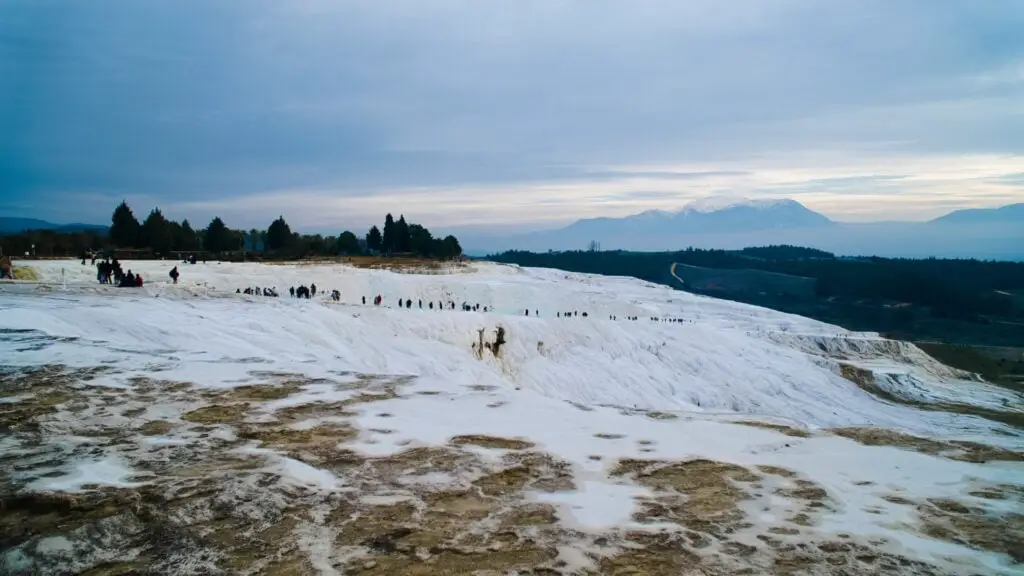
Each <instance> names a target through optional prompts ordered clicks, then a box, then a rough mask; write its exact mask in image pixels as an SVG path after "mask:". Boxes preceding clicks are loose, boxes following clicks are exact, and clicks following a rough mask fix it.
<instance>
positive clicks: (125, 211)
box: [110, 201, 140, 248]
mask: <svg viewBox="0 0 1024 576" xmlns="http://www.w3.org/2000/svg"><path fill="white" fill-rule="evenodd" d="M139 228H140V227H139V221H138V220H137V219H136V218H135V214H133V213H132V209H131V208H129V207H128V203H127V202H123V201H122V202H121V204H120V205H119V206H118V207H117V208H115V209H114V214H113V215H112V216H111V218H110V241H111V242H113V243H114V246H118V247H120V248H133V247H136V246H138V244H139Z"/></svg>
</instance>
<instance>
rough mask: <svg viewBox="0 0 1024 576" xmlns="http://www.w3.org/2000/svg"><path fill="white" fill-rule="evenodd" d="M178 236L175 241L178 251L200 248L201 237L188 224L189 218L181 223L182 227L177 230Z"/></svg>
mask: <svg viewBox="0 0 1024 576" xmlns="http://www.w3.org/2000/svg"><path fill="white" fill-rule="evenodd" d="M176 232H177V234H176V236H175V239H174V247H175V249H176V250H182V251H187V250H195V249H197V248H199V236H197V235H196V231H195V230H193V229H192V225H191V224H189V223H188V218H186V219H184V220H182V221H181V226H180V227H179V228H178V229H177V230H176Z"/></svg>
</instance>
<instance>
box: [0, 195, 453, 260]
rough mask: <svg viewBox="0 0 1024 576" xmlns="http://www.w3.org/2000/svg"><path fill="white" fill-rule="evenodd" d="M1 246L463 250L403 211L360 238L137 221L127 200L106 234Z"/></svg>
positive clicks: (163, 252)
mask: <svg viewBox="0 0 1024 576" xmlns="http://www.w3.org/2000/svg"><path fill="white" fill-rule="evenodd" d="M0 248H2V249H3V253H4V254H12V255H22V254H25V253H29V254H32V255H35V256H42V257H57V256H78V255H80V254H82V253H83V252H88V251H92V252H96V251H104V250H113V249H121V250H134V251H137V252H138V257H140V258H145V257H169V256H175V257H177V256H181V255H182V254H197V255H199V256H200V257H202V256H209V257H212V258H220V257H233V258H235V257H260V258H272V259H296V258H309V257H323V256H356V255H364V254H382V255H388V256H416V257H423V258H439V259H451V258H457V257H459V256H461V254H462V247H461V246H460V245H459V241H458V239H457V238H455V237H454V236H451V235H449V236H445V237H444V238H440V237H438V238H435V237H434V236H433V235H432V234H431V233H430V230H428V229H427V228H426V227H424V226H421V225H419V224H415V223H412V222H406V220H405V216H404V215H400V216H399V218H398V219H397V220H395V219H394V217H393V216H392V215H391V214H388V215H387V216H385V218H384V226H383V230H381V229H379V228H377V226H372V227H371V228H370V229H369V230H368V231H367V232H366V234H365V235H364V236H362V237H359V236H357V235H356V234H355V233H353V232H351V231H347V230H346V231H344V232H341V233H340V234H338V235H337V236H324V235H321V234H299V233H297V232H293V231H292V229H291V226H289V225H288V222H286V221H285V219H284V217H283V216H281V217H279V218H277V219H276V220H274V221H273V222H271V223H270V225H269V226H268V227H267V228H266V229H265V230H259V229H255V228H254V229H251V230H235V229H232V228H230V227H229V226H228V225H227V224H226V223H225V222H224V221H223V220H222V219H221V218H219V217H215V218H213V219H212V220H211V221H210V223H209V224H208V225H207V226H206V227H205V228H200V229H195V228H193V227H192V225H191V223H190V222H189V221H188V220H187V219H185V220H182V221H181V222H177V221H174V220H168V219H167V218H165V217H164V215H163V213H162V212H161V211H160V209H159V208H154V209H153V210H151V211H150V213H149V215H148V216H147V217H146V218H145V219H144V220H143V221H142V222H139V220H138V218H137V217H136V216H135V213H134V212H133V211H132V209H131V207H129V206H128V204H127V203H126V202H122V203H121V204H119V205H118V206H117V207H116V208H115V209H114V212H113V214H112V215H111V218H110V228H109V229H108V230H107V233H106V234H103V233H102V232H97V231H84V232H74V233H67V232H56V231H52V230H29V231H25V232H21V233H17V234H4V235H0Z"/></svg>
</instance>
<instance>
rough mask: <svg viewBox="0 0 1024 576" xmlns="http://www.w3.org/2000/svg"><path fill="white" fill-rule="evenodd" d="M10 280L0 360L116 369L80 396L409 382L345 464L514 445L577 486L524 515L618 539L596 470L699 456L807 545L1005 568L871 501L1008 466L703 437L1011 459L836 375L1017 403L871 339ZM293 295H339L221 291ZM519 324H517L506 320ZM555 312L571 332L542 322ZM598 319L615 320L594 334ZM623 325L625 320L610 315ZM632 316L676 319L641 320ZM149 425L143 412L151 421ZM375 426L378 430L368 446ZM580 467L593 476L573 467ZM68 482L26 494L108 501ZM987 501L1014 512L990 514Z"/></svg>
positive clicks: (959, 568) (446, 292)
mask: <svg viewBox="0 0 1024 576" xmlns="http://www.w3.org/2000/svg"><path fill="white" fill-rule="evenodd" d="M30 265H33V266H36V267H37V268H38V270H39V271H40V275H41V277H42V278H43V280H44V282H48V283H49V284H42V285H35V284H16V283H15V284H10V283H8V284H3V285H0V324H2V326H0V329H2V330H3V331H5V333H4V334H2V335H0V336H2V338H0V358H2V359H3V360H2V362H0V363H2V364H4V365H10V366H39V365H47V364H65V365H68V366H81V367H92V366H98V365H111V366H113V367H115V368H117V369H119V370H120V372H117V373H111V374H107V375H103V376H101V377H99V378H97V379H95V380H93V381H91V382H90V383H89V384H90V385H96V386H130V385H132V384H131V377H132V376H136V375H144V376H150V377H154V378H159V379H168V380H180V381H187V382H192V383H195V385H197V386H200V387H231V386H237V385H239V384H246V383H251V382H255V381H259V380H260V376H259V375H258V374H254V371H275V372H289V373H298V374H303V375H306V376H309V377H311V378H317V377H323V378H335V379H336V378H338V377H340V376H341V375H343V374H346V373H351V372H362V373H372V374H386V375H413V376H416V378H415V379H413V380H412V381H411V383H410V384H409V387H410V389H411V390H410V391H409V393H403V394H402V395H401V396H400V397H398V398H395V399H393V400H386V401H382V402H375V403H373V409H372V410H371V409H365V410H362V411H361V412H360V415H359V416H358V417H357V420H358V425H359V426H358V427H359V429H360V430H361V431H362V432H361V433H360V436H359V437H358V438H357V439H356V440H355V441H354V442H353V443H352V444H351V445H352V447H353V448H356V449H359V450H362V451H364V452H367V453H374V454H387V453H393V452H396V451H399V450H403V449H407V448H409V447H410V446H416V445H436V444H444V443H446V442H447V441H448V439H449V438H450V437H451V436H453V435H456V434H491V435H495V436H504V437H522V438H524V439H527V440H529V441H531V442H534V443H536V444H537V445H538V448H539V449H542V450H545V451H547V452H549V453H551V454H553V455H554V456H557V457H559V458H562V459H564V460H566V461H568V462H570V463H571V464H572V466H573V473H574V476H575V477H576V480H577V484H578V485H579V486H580V488H581V489H580V490H579V491H577V492H571V493H567V494H559V495H555V496H550V495H549V496H543V498H548V499H552V500H554V501H555V502H556V503H557V504H558V505H559V507H560V510H561V513H560V518H562V519H563V521H566V522H569V523H574V524H576V525H577V526H578V527H579V528H581V529H584V530H599V529H603V528H606V527H608V526H626V525H630V523H631V520H630V517H631V514H632V513H633V512H634V511H635V503H634V502H633V498H634V496H636V495H637V494H638V493H641V492H642V490H643V489H642V488H641V487H638V486H635V485H629V484H628V483H627V482H624V481H623V480H622V479H616V478H611V477H609V475H608V471H609V467H610V466H611V465H612V463H613V462H614V460H615V459H617V458H625V457H632V458H637V457H639V458H659V459H689V458H698V457H705V458H710V459H714V460H721V461H725V462H731V463H736V464H740V465H744V466H754V465H774V466H781V467H784V468H787V469H790V470H793V471H795V472H796V473H798V474H799V475H800V476H803V477H807V478H810V479H811V480H813V481H814V482H816V483H818V484H819V485H821V486H822V487H823V488H824V489H825V490H826V491H827V492H828V495H829V498H830V499H831V502H832V504H831V506H830V508H831V512H829V513H827V514H826V513H824V512H822V514H823V517H822V518H821V521H820V523H819V525H818V528H817V530H818V531H819V532H821V533H822V536H824V537H827V536H829V535H835V534H837V533H840V532H843V533H852V534H855V535H857V536H858V537H862V538H865V539H873V538H882V539H884V540H885V541H886V542H888V544H886V546H888V547H890V548H892V549H893V550H894V551H895V552H898V553H900V554H906V555H909V556H912V557H919V558H922V559H926V560H928V561H930V562H933V563H936V564H938V565H941V566H945V567H948V568H950V570H951V571H953V572H957V573H959V572H965V573H967V572H975V573H978V572H980V573H992V574H996V573H1000V574H1009V573H1012V572H1013V570H1014V568H1015V567H1014V566H1012V565H1010V564H1009V563H1008V562H1009V560H1008V559H1007V558H1004V557H1002V556H999V555H997V554H992V553H987V552H983V551H979V550H973V549H969V548H967V547H964V546H958V545H954V544H951V543H948V542H942V541H939V540H933V539H929V538H926V537H924V536H922V535H921V532H920V530H915V529H913V528H912V525H913V524H914V523H915V520H914V518H913V517H912V510H913V508H912V507H901V506H894V505H890V504H889V503H887V502H886V501H885V500H884V498H883V497H885V496H887V495H891V494H893V493H899V494H903V495H904V496H912V497H913V498H914V499H918V500H923V499H927V498H955V499H958V500H960V501H968V502H969V503H971V504H977V505H979V506H981V504H982V502H981V500H979V499H977V498H974V497H972V496H969V492H971V491H972V490H976V489H978V488H982V487H985V486H993V485H999V484H1015V483H1019V481H1020V478H1021V477H1022V474H1024V467H1022V466H1021V465H1020V464H1019V463H1013V462H991V463H986V464H973V463H966V462H958V461H953V460H949V459H945V458H940V457H935V456H930V455H925V454H920V453H916V452H912V451H908V450H903V449H898V448H895V447H872V446H863V445H860V444H857V443H855V442H854V441H852V440H848V439H845V438H841V437H838V436H833V435H829V434H820V435H813V436H811V437H809V438H792V437H789V436H784V435H782V434H780V433H778V432H776V431H772V430H765V429H760V428H754V427H750V426H743V425H738V424H732V423H728V422H723V421H722V420H723V419H751V418H757V419H765V420H772V421H783V422H788V423H793V424H796V425H802V426H807V427H811V428H819V427H822V428H823V427H836V426H851V425H853V426H861V425H874V426H882V427H886V428H892V429H897V430H905V431H908V432H911V433H914V434H920V435H927V436H931V437H940V438H972V439H978V438H980V439H984V440H985V441H986V442H989V443H991V444H998V445H1002V446H1006V447H1010V448H1015V449H1020V448H1021V445H1022V442H1021V439H1020V436H1019V435H1018V433H1017V432H1016V431H1013V430H1010V429H1006V428H1003V427H1001V426H1000V425H997V424H994V423H991V422H989V421H987V420H983V419H980V418H974V417H969V416H964V415H960V414H949V413H945V412H938V411H923V410H918V409H915V408H912V407H909V406H905V405H901V404H893V403H888V402H885V401H882V400H880V399H878V398H876V397H874V396H872V395H871V394H869V393H867V392H865V391H864V390H862V389H861V388H859V387H858V386H856V385H854V384H853V383H851V382H849V381H848V380H846V379H844V378H842V377H841V376H840V375H839V374H838V370H837V368H836V367H837V365H838V364H837V362H838V360H837V359H840V358H841V359H845V361H850V362H853V363H870V362H877V363H882V364H886V365H887V366H889V367H890V368H892V369H893V370H895V369H897V368H898V369H899V370H903V371H905V373H907V374H912V375H913V377H914V383H915V386H917V387H919V389H915V391H914V394H916V395H919V396H922V397H925V398H948V397H950V396H951V395H954V396H955V397H956V398H958V399H959V400H960V401H965V402H966V401H970V402H975V403H978V404H981V405H990V404H999V405H1000V406H1003V405H1004V404H1005V403H1011V407H1016V406H1019V402H1020V400H1019V398H1018V397H1015V396H1012V395H1010V394H1009V393H1003V392H1000V391H998V390H997V389H994V388H993V387H989V386H985V385H982V384H980V383H977V382H971V381H967V380H958V379H957V378H958V377H959V376H960V375H958V374H956V373H955V372H952V371H947V370H945V369H944V368H942V367H941V366H940V365H936V364H935V363H934V361H932V360H931V359H929V358H927V357H926V356H923V355H920V354H919V352H917V351H915V350H916V349H914V348H912V347H910V348H903V347H899V346H897V347H896V348H895V349H894V348H893V344H891V343H889V342H887V341H885V340H883V339H880V338H878V337H877V336H875V335H871V334H853V333H848V332H846V331H844V330H842V329H840V328H837V327H834V326H829V325H826V324H822V323H820V322H816V321H812V320H808V319H804V318H800V317H796V316H791V315H786V314H780V313H776V312H773V311H770V310H766V309H762V308H756V307H750V306H745V305H741V304H736V303H731V302H722V301H717V300H713V299H709V298H699V297H694V296H691V295H687V294H685V293H681V292H676V291H673V290H671V289H667V288H664V287H659V286H654V285H650V284H647V283H644V282H638V281H636V280H631V279H624V278H601V277H595V276H586V275H578V274H566V273H563V272H556V271H552V270H530V269H519V268H516V267H508V266H497V265H489V264H481V265H475V266H474V267H473V268H471V269H470V270H469V271H467V272H465V273H459V274H451V275H411V274H395V273H391V272H386V271H366V270H356V269H351V268H344V267H340V266H326V265H325V266H270V265H259V264H240V265H239V264H213V263H211V264H207V265H196V266H182V267H181V270H182V273H183V280H182V284H179V285H178V286H171V285H168V284H167V283H166V282H163V278H165V277H166V272H167V270H169V268H170V265H169V264H167V263H164V262H132V263H130V264H128V265H127V267H130V268H132V269H133V270H135V271H141V272H142V273H143V275H144V276H145V277H147V278H149V279H150V283H149V284H148V285H147V287H145V288H143V289H141V290H136V289H116V288H110V287H101V286H98V285H96V284H95V282H94V281H93V280H92V278H91V276H92V269H91V268H89V267H81V266H80V265H79V264H77V263H75V262H42V263H33V264H30ZM61 270H64V273H63V282H66V283H67V287H66V288H65V287H64V286H63V282H62V283H61V284H60V285H56V284H54V282H55V281H61V280H62V279H61V276H62V274H61ZM311 281H312V282H315V283H316V284H317V285H318V287H319V288H320V290H321V291H324V290H330V289H339V290H341V291H342V293H343V302H342V303H341V304H340V305H339V304H334V303H331V302H330V301H328V300H325V299H321V298H317V299H315V300H312V301H306V300H296V299H291V298H288V297H287V296H285V297H284V298H278V299H274V298H263V297H245V296H237V295H235V294H234V291H235V289H236V288H239V287H245V286H267V287H271V286H276V287H277V288H278V290H279V291H280V290H282V288H284V289H286V288H287V287H288V286H291V285H298V284H300V283H308V282H311ZM377 293H380V294H382V295H383V296H384V299H385V303H386V304H388V305H389V306H387V307H380V308H377V307H373V306H362V305H360V304H359V302H360V298H361V296H363V295H366V296H367V298H372V297H373V296H374V295H376V294H377ZM400 297H401V298H409V299H412V300H413V302H414V309H413V310H398V309H395V308H392V307H390V306H393V305H394V304H396V303H397V300H398V298H400ZM420 298H424V299H432V300H454V301H456V303H461V302H462V301H467V302H470V303H480V304H481V305H482V306H488V308H490V309H493V310H495V312H489V313H482V312H481V313H476V312H461V311H437V310H433V311H431V310H419V309H418V308H416V305H417V300H419V299H420ZM527 307H529V308H530V309H531V316H530V317H525V316H523V315H522V311H523V310H525V309H526V308H527ZM533 310H538V311H539V312H540V314H541V317H540V318H537V317H534V316H533V312H532V311H533ZM569 310H578V311H580V312H583V311H586V312H588V314H589V315H590V317H589V318H587V319H583V318H572V319H559V318H555V317H554V315H555V312H556V311H569ZM612 315H614V316H618V317H619V318H620V319H619V320H610V319H609V316H612ZM628 315H639V316H641V319H640V320H639V321H636V322H633V321H626V320H622V318H624V317H626V316H628ZM651 316H655V317H660V318H666V317H672V318H681V319H685V320H686V322H685V323H672V324H668V323H660V322H653V321H651V320H649V319H648V318H649V317H651ZM498 326H501V327H503V328H504V330H505V334H506V339H507V344H506V345H505V346H504V347H503V349H502V354H501V357H500V358H494V357H492V356H491V355H490V354H489V353H485V354H484V355H483V356H482V358H478V357H477V355H476V354H474V351H473V349H472V345H473V343H474V342H475V341H476V340H477V338H478V330H479V329H485V334H486V335H487V337H488V338H492V337H493V336H492V335H493V332H494V329H495V328H496V327H498ZM816 342H821V343H822V344H823V345H824V346H825V349H822V348H821V347H820V346H818V345H817V344H814V343H816ZM896 385H897V384H893V386H896ZM954 388H959V389H960V391H959V392H952V391H951V390H953V389H954ZM417 391H420V392H425V391H429V392H431V393H432V394H430V395H417V394H415V392H417ZM305 394H306V395H307V397H306V398H302V399H301V400H303V401H309V400H310V398H309V397H308V396H310V395H311V396H314V397H315V398H316V399H319V400H323V401H330V400H332V399H335V398H336V397H337V398H343V397H344V395H345V394H352V392H351V391H338V390H336V389H335V388H334V387H332V386H331V385H329V384H324V385H317V384H310V385H309V386H308V387H307V388H306V390H305ZM4 401H5V402H7V401H9V402H17V401H18V399H17V398H7V399H5V400H4ZM284 401H298V400H293V399H286V400H284ZM581 407H582V408H584V409H581ZM622 408H637V409H647V410H657V411H674V412H677V413H679V414H680V415H681V416H683V417H681V418H678V419H675V420H665V421H662V420H656V419H649V418H642V417H637V416H631V415H629V414H628V413H626V412H628V411H624V410H622ZM160 409H161V407H160V406H159V403H156V404H154V406H153V407H152V408H151V410H154V411H158V410H160ZM384 413H387V414H390V416H389V417H387V418H385V417H384V416H383V414H384ZM383 428H387V429H390V430H392V431H393V433H391V434H387V435H384V434H377V433H375V432H373V431H374V430H379V429H383ZM595 434H602V435H609V434H610V435H621V436H622V437H621V438H616V437H614V436H613V437H611V439H604V438H599V437H597V436H595ZM606 438H608V437H607V436H606ZM68 441H70V440H68ZM639 441H644V444H642V445H641V444H638V442H639ZM593 454H600V455H601V456H602V457H603V459H602V460H601V461H594V460H591V459H590V458H589V456H590V455H593ZM68 467H69V469H68V474H67V475H66V476H56V477H52V478H50V479H49V480H43V484H42V485H34V486H33V488H34V489H47V488H54V489H69V490H72V489H77V487H79V486H80V485H81V484H82V483H83V482H87V483H90V484H101V485H102V484H110V485H115V486H123V485H124V482H125V478H129V477H131V474H129V473H128V471H127V470H125V469H124V468H123V466H122V464H121V463H119V462H117V461H113V460H111V461H98V462H91V461H83V462H72V463H68ZM279 468H280V469H279V470H278V471H277V472H278V473H280V474H284V475H286V476H288V477H290V478H291V477H294V479H295V481H296V482H299V483H303V484H304V485H309V486H312V487H314V488H316V489H318V490H325V491H330V490H336V489H338V486H339V484H338V482H340V480H339V479H337V478H335V477H332V476H330V475H328V474H327V473H326V472H325V471H322V470H318V469H315V468H311V467H310V466H308V465H304V464H303V465H299V464H298V463H296V462H293V461H291V460H289V459H284V458H282V459H281V461H280V462H279ZM105 476H109V478H106V477H105ZM46 482H51V483H52V486H51V485H46ZM538 498H542V496H538ZM750 505H751V506H755V505H756V506H757V508H756V509H754V508H751V509H750V510H749V511H748V512H749V513H750V516H751V518H753V519H754V521H755V522H756V521H757V519H761V521H763V522H770V521H772V519H773V518H780V517H783V516H784V515H786V514H788V513H789V512H787V511H786V510H784V509H783V508H782V507H784V506H785V505H786V503H785V502H784V501H783V500H781V499H773V498H772V497H766V498H762V499H758V500H755V501H752V502H751V503H750ZM985 505H987V506H992V505H1000V504H992V503H991V502H988V503H986V504H985ZM1001 505H1003V506H1009V507H1015V506H1017V507H1019V504H1018V503H1015V502H1014V501H1012V500H1008V501H1006V502H1005V504H1001ZM1015 511H1017V512H1019V510H1015ZM757 530H758V526H757V525H755V526H754V527H753V528H751V529H750V532H749V534H747V536H748V537H749V538H750V539H751V541H752V542H753V541H754V540H753V539H754V538H755V536H756V534H757Z"/></svg>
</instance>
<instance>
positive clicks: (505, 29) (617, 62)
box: [0, 0, 1024, 216]
mask: <svg viewBox="0 0 1024 576" xmlns="http://www.w3.org/2000/svg"><path fill="white" fill-rule="evenodd" d="M0 10H2V16H0V75H2V76H0V77H3V78H4V79H5V86H4V87H0V132H2V133H3V134H4V137H3V138H2V139H0V178H2V181H3V182H4V186H5V191H4V192H3V195H4V199H5V200H7V201H9V202H10V203H9V204H7V205H11V206H17V205H21V204H24V202H26V201H27V202H29V204H32V205H34V207H33V208H32V209H31V211H32V213H33V214H32V215H44V216H45V212H46V210H47V206H46V204H47V202H48V201H52V199H53V198H56V197H57V196H56V195H57V194H58V193H60V194H65V195H66V194H67V193H69V192H72V193H74V192H92V193H102V194H109V195H113V196H118V195H129V194H134V195H147V196H152V197H155V198H157V199H159V200H161V201H164V202H189V201H198V200H203V199H205V198H209V197H211V196H217V197H229V196H234V197H240V198H243V199H244V197H245V196H247V195H253V194H260V193H264V192H271V191H279V190H289V189H301V188H316V189H319V190H328V191H331V193H332V194H337V195H338V196H366V195H373V194H376V193H378V192H379V191H380V190H382V189H386V188H389V187H408V186H445V185H452V186H455V185H466V184H487V183H508V182H538V181H547V180H555V181H557V180H568V179H574V178H599V179H600V178H615V177H617V176H616V174H615V173H614V172H613V171H604V172H603V171H602V169H600V168H595V167H600V166H609V165H622V164H630V163H657V162H679V161H681V160H682V161H720V160H735V159H743V158H748V157H750V156H751V155H754V154H758V153H761V152H764V151H766V150H770V151H785V150H787V149H800V148H805V147H810V148H814V147H819V146H833V147H834V146H839V147H848V146H856V145H861V144H864V143H872V142H878V141H881V140H899V141H901V142H904V144H901V145H900V146H898V151H899V152H901V153H926V152H931V151H940V150H941V151H954V152H976V151H1019V150H1020V149H1021V148H1022V145H1024V140H1022V138H1024V137H1022V136H1021V134H1024V120H1022V119H1021V118H1022V117H1021V116H1020V115H1019V110H1020V104H1019V102H1021V101H1024V85H1022V83H1021V81H1020V80H1019V79H1018V80H1017V81H1013V80H1012V78H1010V79H1008V80H1006V81H999V82H987V81H981V80H979V79H978V77H979V75H985V74H988V75H990V76H991V75H996V76H998V75H999V74H1001V73H1002V71H1004V70H1008V69H1010V68H1012V67H1013V66H1014V65H1020V64H1021V62H1024V37H1022V36H1021V35H1020V34H1019V31H1020V30H1021V29H1024V6H1022V5H1020V4H1018V3H1012V2H1002V3H999V2H973V3H963V2H960V3H951V2H934V1H932V0H907V1H904V2H898V3H893V2H886V1H883V0H870V1H866V2H865V1H861V0H836V1H833V2H827V3H823V2H819V1H818V0H787V1H785V2H781V3H766V2H763V1H762V0H737V1H735V2H731V3H729V7H728V9H723V8H722V5H721V3H720V2H718V1H717V0H697V1H692V2H678V1H669V0H662V1H643V0H641V1H639V2H629V3H625V2H612V1H604V0H601V1H586V2H584V1H575V2H573V1H570V2H559V3H552V2H547V1H544V2H541V1H534V0H529V1H520V2H514V3H508V2H476V1H473V2H470V1H453V0H443V1H439V2H431V3H419V2H395V3H377V2H374V3H358V2H333V1H328V0H301V1H298V2H287V3H285V2H277V1H271V0H251V1H247V2H236V1H229V0H209V1H205V2H188V3H185V2H180V1H171V0H150V1H147V2H145V3H139V2H135V1H128V0H105V1H104V2H89V3H86V2H74V1H71V0H67V1H55V0H8V1H7V2H5V3H4V6H3V8H2V9H0ZM1015 111H1016V115H1015ZM714 174H716V173H715V172H713V171H710V172H708V173H706V174H703V175H702V174H699V173H698V174H664V173H659V172H656V171H653V172H648V173H639V174H636V173H634V174H630V176H638V177H657V178H677V179H691V178H701V177H704V176H707V175H714ZM619 176H622V175H621V174H620V175H619ZM819 184H820V185H821V186H825V187H830V188H831V189H838V188H840V187H839V186H838V185H837V183H833V184H831V185H828V184H821V183H819ZM493 189H494V190H497V191H496V192H492V193H494V194H500V193H505V192H503V190H504V188H502V187H494V188H493ZM15 200H17V201H18V202H14V201H15Z"/></svg>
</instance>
